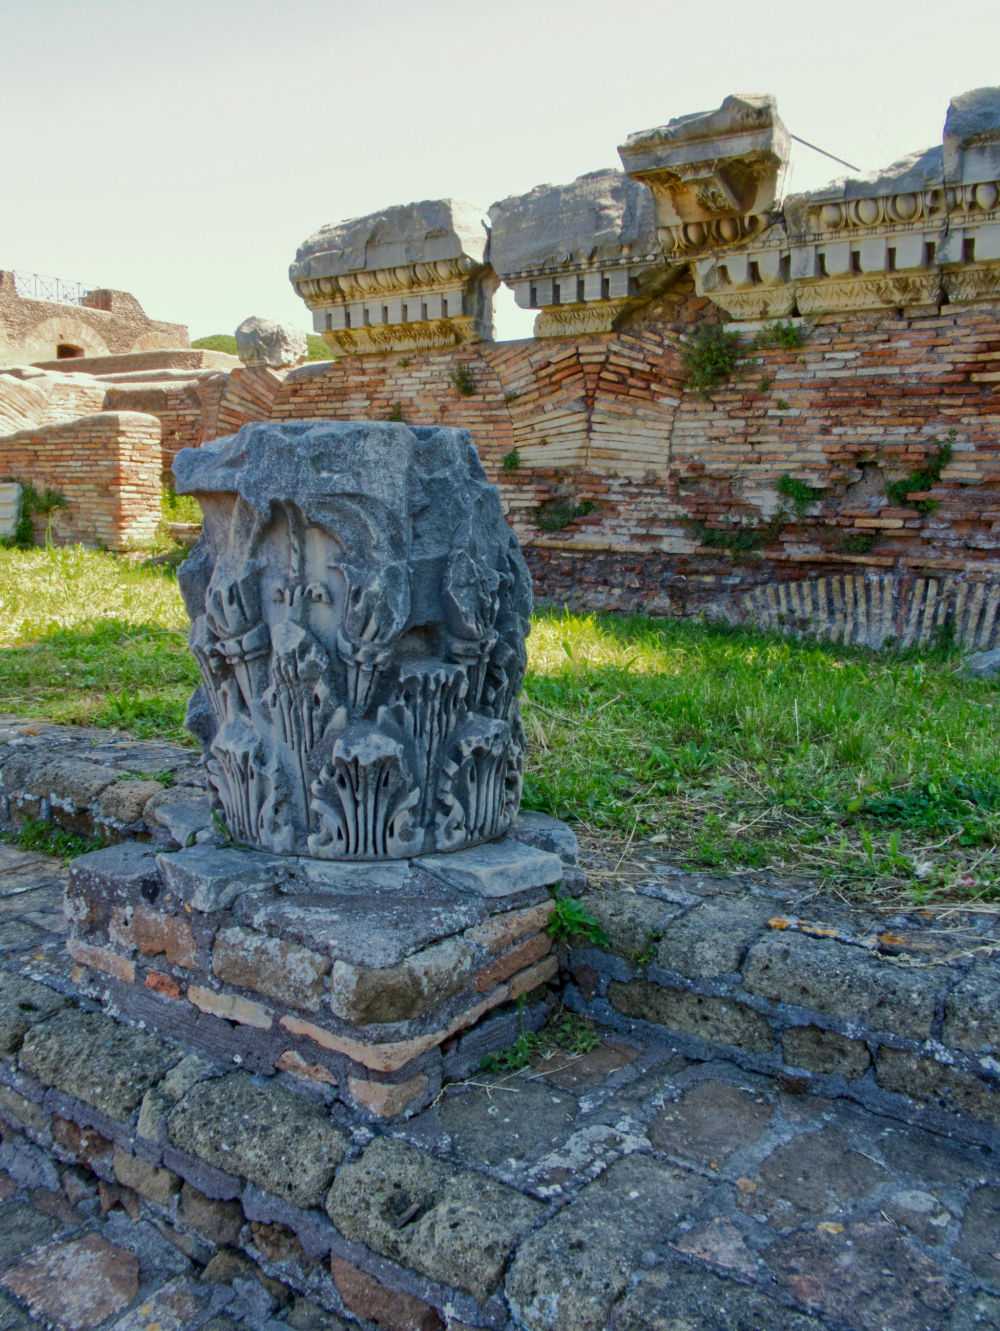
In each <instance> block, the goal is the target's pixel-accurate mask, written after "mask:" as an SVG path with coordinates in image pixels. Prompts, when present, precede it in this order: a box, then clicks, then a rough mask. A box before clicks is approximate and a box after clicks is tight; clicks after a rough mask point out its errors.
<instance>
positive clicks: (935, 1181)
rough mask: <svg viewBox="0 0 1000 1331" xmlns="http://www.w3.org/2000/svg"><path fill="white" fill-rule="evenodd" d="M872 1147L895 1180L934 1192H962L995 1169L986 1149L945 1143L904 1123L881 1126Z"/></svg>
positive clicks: (945, 1141) (940, 1138) (982, 1179)
mask: <svg viewBox="0 0 1000 1331" xmlns="http://www.w3.org/2000/svg"><path fill="white" fill-rule="evenodd" d="M872 1144H873V1145H874V1147H875V1148H876V1150H877V1152H878V1154H879V1156H880V1157H881V1158H882V1160H883V1161H884V1163H885V1165H886V1167H887V1168H888V1169H889V1170H890V1171H891V1172H892V1174H893V1175H894V1176H895V1177H897V1178H900V1179H908V1180H910V1181H911V1182H912V1183H913V1185H914V1186H916V1183H917V1181H919V1182H920V1183H921V1185H922V1186H925V1187H928V1188H931V1187H932V1188H933V1190H934V1191H935V1192H939V1191H940V1189H941V1188H945V1189H952V1190H955V1189H957V1190H959V1191H963V1192H964V1190H965V1187H966V1186H967V1184H968V1183H969V1182H970V1181H979V1182H983V1181H985V1179H986V1178H987V1177H989V1176H990V1174H991V1173H992V1172H993V1171H994V1170H995V1168H996V1166H995V1164H994V1161H993V1158H992V1156H991V1155H990V1152H989V1151H988V1149H986V1148H984V1147H980V1146H971V1145H965V1144H963V1143H961V1142H956V1141H949V1140H948V1139H947V1138H946V1137H942V1136H941V1135H940V1134H938V1133H932V1132H923V1131H921V1129H920V1128H914V1127H911V1126H909V1125H908V1124H900V1123H883V1124H882V1126H881V1129H880V1131H879V1132H878V1133H877V1135H876V1136H874V1137H873V1138H872Z"/></svg>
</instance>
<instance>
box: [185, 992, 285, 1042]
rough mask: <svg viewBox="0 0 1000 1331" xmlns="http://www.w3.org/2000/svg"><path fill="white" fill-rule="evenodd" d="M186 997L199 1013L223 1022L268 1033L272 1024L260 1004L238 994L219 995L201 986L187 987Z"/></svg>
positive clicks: (271, 1017)
mask: <svg viewBox="0 0 1000 1331" xmlns="http://www.w3.org/2000/svg"><path fill="white" fill-rule="evenodd" d="M187 996H188V1000H189V1002H191V1003H193V1004H194V1005H195V1007H196V1008H198V1010H199V1011H200V1012H207V1013H209V1015H210V1016H213V1017H221V1018H222V1020H223V1021H235V1022H237V1023H239V1025H241V1026H255V1027H256V1028H257V1029H258V1030H261V1031H269V1030H270V1029H271V1027H272V1025H273V1024H274V1018H273V1016H272V1014H271V1012H270V1011H269V1010H268V1009H267V1008H266V1007H264V1006H263V1004H261V1003H254V1002H253V1001H252V999H249V998H241V997H240V995H239V994H226V993H219V992H218V991H217V990H215V989H207V988H206V987H205V986H204V985H202V984H192V985H189V986H188V991H187Z"/></svg>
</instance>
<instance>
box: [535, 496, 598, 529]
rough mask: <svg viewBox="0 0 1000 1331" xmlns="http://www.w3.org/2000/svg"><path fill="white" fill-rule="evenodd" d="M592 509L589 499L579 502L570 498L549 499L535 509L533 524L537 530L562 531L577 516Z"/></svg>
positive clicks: (581, 516)
mask: <svg viewBox="0 0 1000 1331" xmlns="http://www.w3.org/2000/svg"><path fill="white" fill-rule="evenodd" d="M593 511H594V505H593V503H592V502H591V500H589V499H584V500H583V501H582V502H581V503H579V504H578V503H576V502H575V501H574V500H572V499H550V500H549V501H548V502H547V503H545V504H539V506H538V508H536V509H535V526H536V527H537V528H538V529H539V531H562V530H563V529H564V528H566V527H568V526H569V525H570V523H572V522H575V521H576V520H577V518H585V517H586V516H587V514H588V513H593Z"/></svg>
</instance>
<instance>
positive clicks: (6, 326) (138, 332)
mask: <svg viewBox="0 0 1000 1331" xmlns="http://www.w3.org/2000/svg"><path fill="white" fill-rule="evenodd" d="M86 300H87V303H86V304H82V305H66V304H62V303H61V302H57V301H45V300H29V299H26V298H25V297H23V296H22V295H20V293H19V292H18V290H17V288H16V286H15V283H14V275H13V273H9V272H0V365H18V364H30V363H32V362H35V361H47V360H52V359H53V358H54V357H55V356H56V354H57V351H56V348H57V347H58V346H59V345H60V344H63V343H65V344H69V345H71V346H76V347H79V348H80V349H81V350H82V351H83V353H84V354H85V355H87V356H105V355H109V354H110V355H117V354H121V353H124V352H130V351H152V350H155V349H156V348H158V347H186V346H187V344H188V331H187V328H186V327H185V326H184V325H183V324H174V323H164V322H163V321H162V320H159V319H150V318H149V317H148V316H147V315H146V314H145V312H144V311H143V309H142V306H141V305H140V304H139V302H138V301H137V300H136V299H135V297H134V296H131V295H130V294H129V293H128V292H125V291H92V292H90V293H88V296H87V298H86Z"/></svg>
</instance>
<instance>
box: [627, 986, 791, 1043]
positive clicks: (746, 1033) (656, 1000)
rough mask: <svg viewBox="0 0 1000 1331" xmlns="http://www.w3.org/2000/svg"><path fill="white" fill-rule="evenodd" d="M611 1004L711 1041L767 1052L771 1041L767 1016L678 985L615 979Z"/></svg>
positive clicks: (637, 1016)
mask: <svg viewBox="0 0 1000 1331" xmlns="http://www.w3.org/2000/svg"><path fill="white" fill-rule="evenodd" d="M608 998H609V999H610V1001H611V1005H612V1007H615V1008H617V1009H618V1011H619V1012H621V1013H623V1014H624V1015H625V1016H626V1017H636V1018H638V1019H640V1020H642V1021H652V1022H656V1023H657V1024H658V1025H660V1026H665V1027H666V1028H667V1030H669V1031H677V1032H679V1033H680V1034H682V1035H692V1036H695V1037H696V1038H697V1039H699V1040H707V1041H709V1042H710V1043H711V1044H720V1045H740V1046H741V1047H742V1048H744V1049H749V1050H750V1051H751V1052H753V1053H760V1054H763V1053H768V1052H769V1051H770V1049H771V1047H772V1045H773V1043H774V1040H773V1037H772V1035H771V1027H770V1026H769V1025H768V1022H767V1020H766V1018H764V1017H762V1016H761V1015H760V1013H759V1012H754V1010H753V1008H749V1007H747V1006H746V1004H745V1003H737V1002H734V1001H733V1000H731V999H728V998H714V997H712V996H710V995H707V994H692V993H689V992H687V991H686V990H681V989H665V988H663V987H662V986H661V985H658V984H653V983H651V982H650V981H649V980H632V981H630V982H629V983H628V984H622V983H619V982H618V981H615V982H614V983H613V984H611V985H609V986H608Z"/></svg>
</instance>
